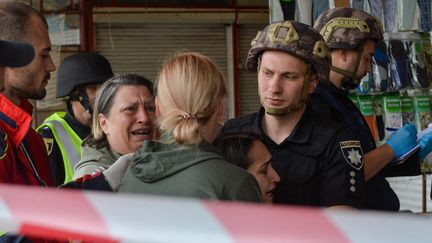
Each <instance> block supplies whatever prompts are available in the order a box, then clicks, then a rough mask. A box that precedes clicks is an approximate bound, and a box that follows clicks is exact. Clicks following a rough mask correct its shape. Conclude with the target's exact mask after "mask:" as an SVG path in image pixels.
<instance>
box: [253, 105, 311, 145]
mask: <svg viewBox="0 0 432 243" xmlns="http://www.w3.org/2000/svg"><path fill="white" fill-rule="evenodd" d="M264 114H265V110H264V108H263V107H261V109H260V110H259V112H258V116H257V118H256V120H255V122H254V127H255V128H256V130H257V131H259V133H260V136H261V137H264V138H265V139H266V140H267V141H272V143H274V142H273V140H271V138H269V137H268V136H267V135H266V134H265V133H264V130H263V126H262V118H263V116H264ZM317 119H318V116H317V114H316V113H315V112H314V111H313V110H312V108H311V106H310V104H307V105H306V109H305V112H304V113H303V116H302V117H301V118H300V120H299V122H298V123H297V125H296V126H295V127H294V130H293V131H292V132H291V134H290V135H289V136H288V137H287V138H285V140H284V141H283V142H282V143H281V144H280V145H283V144H285V143H287V142H290V143H297V144H303V143H306V142H308V141H309V138H310V137H311V135H312V131H313V128H314V126H315V123H316V122H317Z"/></svg>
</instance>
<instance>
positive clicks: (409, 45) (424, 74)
mask: <svg viewBox="0 0 432 243" xmlns="http://www.w3.org/2000/svg"><path fill="white" fill-rule="evenodd" d="M404 44H405V49H407V51H408V63H409V67H410V68H409V73H410V76H411V77H410V80H411V87H413V88H429V86H430V82H429V78H428V70H427V68H426V60H425V55H424V51H423V48H422V45H421V42H420V35H419V34H416V33H412V32H411V33H408V37H407V38H406V39H405V40H404Z"/></svg>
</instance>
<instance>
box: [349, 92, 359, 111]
mask: <svg viewBox="0 0 432 243" xmlns="http://www.w3.org/2000/svg"><path fill="white" fill-rule="evenodd" d="M348 98H349V99H350V100H351V101H352V102H353V103H354V105H355V106H356V107H357V108H359V109H360V105H359V100H358V97H357V94H356V93H349V94H348Z"/></svg>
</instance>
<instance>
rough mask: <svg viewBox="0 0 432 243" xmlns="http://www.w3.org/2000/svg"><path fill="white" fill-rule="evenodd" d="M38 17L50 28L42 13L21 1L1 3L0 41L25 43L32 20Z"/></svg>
mask: <svg viewBox="0 0 432 243" xmlns="http://www.w3.org/2000/svg"><path fill="white" fill-rule="evenodd" d="M32 16H36V17H38V18H39V19H40V20H41V21H42V22H43V23H44V24H45V25H46V27H47V28H48V23H47V21H46V19H45V17H44V16H43V15H42V13H41V12H39V11H38V10H36V9H34V8H32V7H31V6H29V5H26V4H24V3H21V2H19V1H1V3H0V23H1V24H0V39H2V40H12V41H23V40H27V39H28V37H29V35H30V33H31V29H29V28H28V27H29V25H30V18H31V17H32Z"/></svg>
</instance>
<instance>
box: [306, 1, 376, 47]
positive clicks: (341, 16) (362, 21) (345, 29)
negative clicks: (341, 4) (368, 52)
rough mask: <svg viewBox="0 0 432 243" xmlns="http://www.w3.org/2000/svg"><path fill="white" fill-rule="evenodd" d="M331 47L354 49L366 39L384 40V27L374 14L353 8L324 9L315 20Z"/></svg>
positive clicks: (316, 25) (317, 28)
mask: <svg viewBox="0 0 432 243" xmlns="http://www.w3.org/2000/svg"><path fill="white" fill-rule="evenodd" d="M314 28H315V29H316V30H318V31H319V32H320V33H321V35H322V36H323V38H324V40H325V41H326V43H327V45H328V47H329V48H330V49H335V48H341V49H353V48H357V46H358V45H359V44H360V43H361V42H362V41H363V40H366V39H373V40H382V39H383V27H382V25H381V22H380V21H379V20H378V19H377V18H375V17H374V16H372V15H370V14H368V13H366V12H364V11H361V10H358V9H353V8H333V9H330V10H327V11H324V12H323V13H322V14H321V15H320V16H319V17H318V19H317V20H316V21H315V24H314Z"/></svg>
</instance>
